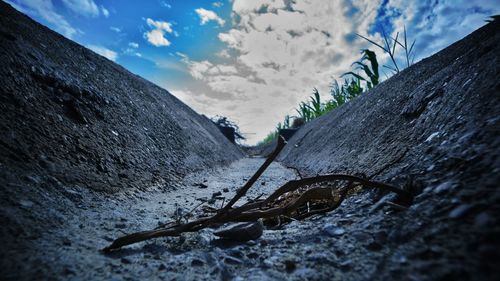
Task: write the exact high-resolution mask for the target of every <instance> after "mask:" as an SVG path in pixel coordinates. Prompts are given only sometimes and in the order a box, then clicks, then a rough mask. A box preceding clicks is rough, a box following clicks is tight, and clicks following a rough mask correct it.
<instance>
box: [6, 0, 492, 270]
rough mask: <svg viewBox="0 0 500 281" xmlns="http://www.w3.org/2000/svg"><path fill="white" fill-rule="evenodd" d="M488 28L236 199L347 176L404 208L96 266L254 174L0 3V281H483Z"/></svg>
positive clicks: (310, 138)
mask: <svg viewBox="0 0 500 281" xmlns="http://www.w3.org/2000/svg"><path fill="white" fill-rule="evenodd" d="M498 27H499V23H498V22H494V23H491V24H489V25H487V26H485V27H483V28H481V29H480V30H478V31H476V32H474V33H473V34H471V35H470V36H469V37H467V38H465V39H464V40H462V41H459V42H457V43H456V44H454V45H452V46H450V47H449V48H447V49H445V50H443V51H442V52H440V53H438V54H436V55H434V56H432V57H430V58H428V59H425V60H423V61H422V62H419V63H418V64H416V65H414V66H413V67H410V68H408V69H407V70H405V71H403V72H402V73H400V74H398V75H395V76H394V77H392V78H391V79H388V80H387V81H385V82H384V83H382V84H380V85H379V86H377V87H376V88H375V89H374V90H372V91H370V92H369V93H367V94H364V95H362V96H361V97H359V98H357V99H356V100H354V101H352V102H350V103H348V104H346V105H345V106H342V107H341V108H339V109H337V110H335V111H333V112H331V113H330V114H327V115H325V116H323V117H320V118H318V119H316V120H315V121H312V122H310V123H308V124H306V125H305V126H304V127H303V128H302V129H300V130H299V131H298V132H297V134H296V135H295V136H294V137H293V138H292V139H291V140H290V142H289V144H288V145H287V146H286V147H285V148H284V150H283V152H282V153H281V154H280V156H279V158H278V160H279V161H280V162H279V163H274V164H273V165H272V166H271V167H270V168H269V169H268V171H266V172H265V173H264V175H263V176H262V177H261V179H259V181H258V182H257V183H256V184H255V185H254V187H253V188H252V189H251V192H250V193H249V194H248V196H247V197H245V198H244V200H248V199H252V198H255V197H257V196H259V195H260V194H261V192H263V193H265V194H268V193H270V192H271V191H273V190H274V189H275V188H277V187H279V186H280V185H282V184H283V183H285V182H286V181H289V180H292V179H296V178H297V177H300V176H304V175H309V176H310V175H316V174H325V173H350V174H358V175H359V174H362V175H364V176H366V177H368V178H370V179H374V180H378V181H384V182H388V183H392V184H394V185H397V186H399V187H402V188H405V189H407V190H410V191H411V192H413V193H414V195H415V201H414V202H413V204H412V205H411V206H410V207H409V208H408V209H404V210H401V209H400V208H395V207H394V206H391V205H390V204H386V202H387V201H389V200H391V196H392V195H390V194H389V195H388V194H384V193H380V192H375V191H372V190H364V191H359V192H357V193H355V194H352V195H351V196H349V197H348V198H347V199H346V200H345V201H344V202H343V204H342V205H341V206H340V207H339V208H338V209H336V210H335V211H332V212H330V213H328V214H325V215H318V216H315V217H312V218H309V219H306V220H304V221H294V222H292V223H290V224H288V225H284V226H282V227H281V228H280V229H266V230H265V231H264V233H263V235H262V237H260V238H259V239H257V240H255V241H250V242H245V243H228V242H223V241H220V240H217V239H215V236H214V235H213V232H214V229H205V230H202V231H200V232H197V233H190V234H183V235H181V236H180V237H173V238H162V239H155V240H150V241H146V242H142V243H138V244H135V245H131V246H127V247H125V248H124V249H121V250H119V251H115V252H112V253H111V254H104V253H102V252H100V251H99V249H102V248H103V247H104V246H107V245H109V244H110V243H111V241H112V240H113V239H114V238H116V237H119V236H121V235H124V234H125V233H130V232H134V231H139V230H147V229H151V228H154V227H156V226H158V225H159V224H161V223H165V222H168V221H171V220H175V219H176V218H178V217H179V214H185V213H186V212H187V213H189V212H190V210H191V209H193V208H194V207H196V206H197V205H199V204H200V203H203V204H205V205H210V206H213V207H219V206H221V205H222V202H223V200H227V199H228V198H230V197H232V195H233V194H234V192H235V190H236V189H237V188H239V187H240V186H241V185H243V184H244V182H245V181H246V180H247V179H248V178H249V177H250V176H251V175H252V174H253V173H254V172H255V171H256V170H257V168H258V167H259V165H260V164H261V163H262V162H263V159H262V158H243V159H242V158H241V157H242V155H243V154H242V153H241V151H240V150H239V149H238V148H236V147H234V146H232V145H231V144H230V143H228V142H227V140H226V139H224V137H223V136H222V134H220V133H219V131H218V130H217V128H215V127H214V126H213V124H211V123H210V122H209V121H208V120H207V119H206V118H204V117H202V116H200V115H198V114H196V113H195V112H193V111H192V110H191V109H189V108H188V107H187V106H185V105H183V104H182V103H180V102H179V101H178V100H177V99H175V98H174V97H172V96H171V95H169V94H168V92H166V91H165V90H162V89H160V88H159V87H157V86H155V85H153V84H151V83H149V82H147V81H145V80H143V79H142V78H139V77H137V76H135V75H133V74H131V73H129V72H127V71H126V70H124V69H123V68H121V67H119V66H117V65H115V64H113V63H112V62H110V61H108V60H106V59H104V58H102V57H100V56H97V55H95V54H93V53H92V52H90V51H89V50H87V49H85V48H83V47H81V46H79V45H77V44H75V43H73V42H71V41H69V40H67V39H64V38H63V37H61V36H59V35H57V34H55V33H53V32H51V31H49V30H48V29H46V28H44V27H42V26H40V25H38V24H36V23H34V22H33V21H31V20H30V19H29V18H27V17H25V16H23V15H21V14H19V13H17V12H15V11H14V10H13V9H11V8H10V7H9V6H8V5H6V4H5V3H3V2H0V45H1V47H2V48H0V60H1V61H2V65H1V67H0V74H1V77H2V79H3V80H2V82H3V84H2V85H1V87H0V101H1V104H0V109H1V111H2V114H1V115H0V130H1V132H2V134H0V168H1V169H0V224H1V226H2V227H1V228H0V238H1V240H2V247H1V251H0V279H2V280H34V279H42V280H45V279H49V280H68V279H69V280H138V279H139V280H142V279H147V280H150V279H151V280H155V279H158V280H498V278H499V276H500V274H499V270H498V269H497V265H498V264H499V262H500V254H499V252H498V249H499V248H500V247H499V246H500V239H499V237H500V228H499V225H500V224H499V215H498V214H500V210H499V209H500V193H499V191H498V183H499V182H500V176H499V175H500V173H499V170H500V163H499V158H498V155H499V149H498V147H500V138H499V135H500V134H499V133H500V131H499V128H500V126H499V125H500V124H499V122H500V118H499V116H500V104H499V103H498V97H499V92H500V91H499V90H500V84H499V80H498V77H499V72H500V68H499V65H500V62H499V59H498V53H499V52H500V50H499V48H500V47H499V46H500V44H498V42H499V38H500V35H499V33H498V30H500V29H499V28H498ZM271 148H272V147H271V146H268V147H266V148H263V149H262V148H260V149H259V148H258V149H249V151H251V152H252V153H262V152H266V151H269V150H270V149H271ZM238 159H239V160H238ZM232 161H236V162H233V163H232V164H231V165H229V164H228V163H230V162H232ZM213 166H217V167H218V168H213ZM211 167H212V168H211ZM287 167H289V168H287ZM244 200H243V201H244ZM240 203H242V202H240ZM200 208H201V207H199V208H198V209H196V210H195V211H194V212H195V213H196V212H198V211H199V210H200Z"/></svg>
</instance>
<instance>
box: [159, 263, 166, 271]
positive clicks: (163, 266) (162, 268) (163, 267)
mask: <svg viewBox="0 0 500 281" xmlns="http://www.w3.org/2000/svg"><path fill="white" fill-rule="evenodd" d="M165 269H167V267H166V266H165V265H164V264H163V263H162V264H160V266H158V270H160V271H161V270H165Z"/></svg>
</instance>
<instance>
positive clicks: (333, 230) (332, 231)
mask: <svg viewBox="0 0 500 281" xmlns="http://www.w3.org/2000/svg"><path fill="white" fill-rule="evenodd" d="M323 232H325V233H326V234H328V235H330V236H332V237H339V236H342V235H344V234H345V229H343V228H342V227H337V226H335V225H333V224H326V225H325V226H324V227H323Z"/></svg>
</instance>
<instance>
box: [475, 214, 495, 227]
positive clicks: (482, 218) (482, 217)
mask: <svg viewBox="0 0 500 281" xmlns="http://www.w3.org/2000/svg"><path fill="white" fill-rule="evenodd" d="M492 223H493V219H492V217H491V216H490V215H489V214H488V213H487V212H482V213H480V214H478V215H477V216H476V217H475V218H474V225H476V226H479V227H485V226H488V225H490V224H492Z"/></svg>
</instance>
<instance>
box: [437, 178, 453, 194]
mask: <svg viewBox="0 0 500 281" xmlns="http://www.w3.org/2000/svg"><path fill="white" fill-rule="evenodd" d="M454 187H455V183H454V182H452V181H446V182H443V183H441V184H439V185H438V186H436V188H435V189H434V193H435V194H438V195H440V194H443V193H445V192H448V191H450V190H452V189H453V188H454Z"/></svg>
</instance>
